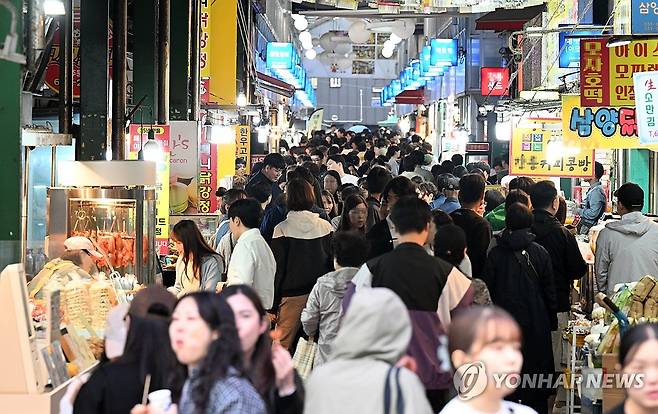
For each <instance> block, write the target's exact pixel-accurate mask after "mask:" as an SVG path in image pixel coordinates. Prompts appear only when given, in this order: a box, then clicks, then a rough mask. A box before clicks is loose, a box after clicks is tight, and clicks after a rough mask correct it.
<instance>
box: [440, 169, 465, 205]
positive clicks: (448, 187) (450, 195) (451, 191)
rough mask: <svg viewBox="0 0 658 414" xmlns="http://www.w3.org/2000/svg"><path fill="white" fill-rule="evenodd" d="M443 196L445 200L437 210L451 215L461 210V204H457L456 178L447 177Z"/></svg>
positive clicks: (457, 189) (457, 182)
mask: <svg viewBox="0 0 658 414" xmlns="http://www.w3.org/2000/svg"><path fill="white" fill-rule="evenodd" d="M443 194H444V195H445V197H446V199H445V201H444V202H443V204H441V205H440V206H439V207H438V209H439V210H441V211H445V212H446V213H448V214H451V213H452V212H453V211H455V210H459V209H460V208H461V204H460V203H459V180H458V179H457V178H456V177H449V178H448V179H447V180H446V182H445V186H444V188H443Z"/></svg>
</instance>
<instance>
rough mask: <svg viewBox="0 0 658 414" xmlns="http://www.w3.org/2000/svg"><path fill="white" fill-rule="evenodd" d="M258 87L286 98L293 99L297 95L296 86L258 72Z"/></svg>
mask: <svg viewBox="0 0 658 414" xmlns="http://www.w3.org/2000/svg"><path fill="white" fill-rule="evenodd" d="M256 86H258V87H259V88H262V89H265V90H266V91H270V92H272V93H276V94H278V95H281V96H285V97H286V98H291V97H292V96H293V95H294V94H295V87H294V86H292V85H290V84H289V83H286V82H284V81H282V80H279V79H277V78H273V77H271V76H268V75H266V74H264V73H262V72H256Z"/></svg>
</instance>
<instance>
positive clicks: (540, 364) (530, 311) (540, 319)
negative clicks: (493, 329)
mask: <svg viewBox="0 0 658 414" xmlns="http://www.w3.org/2000/svg"><path fill="white" fill-rule="evenodd" d="M532 220H533V216H532V212H531V211H530V209H529V208H528V207H527V206H525V205H523V204H521V203H514V204H513V205H511V206H510V207H509V208H508V209H507V214H506V217H505V224H506V229H505V230H504V231H503V232H502V233H500V234H499V235H498V236H496V238H497V240H496V241H497V245H496V247H494V248H493V249H492V250H491V251H490V252H489V256H488V258H487V264H486V270H485V276H484V281H485V283H486V284H487V287H488V288H489V292H490V293H491V299H492V301H493V303H494V304H495V305H497V306H500V307H501V308H503V309H505V310H506V311H508V312H509V313H510V314H512V315H513V316H514V318H515V319H516V321H517V322H518V323H519V325H520V326H521V330H522V332H523V345H522V353H523V369H522V372H521V373H522V375H525V374H531V375H536V376H537V377H536V379H535V381H539V379H543V384H544V385H542V387H541V388H540V387H530V386H529V387H527V388H523V387H521V386H519V388H517V390H516V391H515V392H514V393H513V394H512V395H510V396H509V397H508V398H507V399H508V400H510V401H515V402H519V401H520V402H521V403H522V404H525V405H528V406H530V407H532V408H534V409H535V410H536V411H537V412H538V413H539V414H542V413H547V412H548V397H549V395H551V394H553V393H554V392H553V390H551V389H550V386H549V387H547V386H546V385H545V384H546V382H547V381H548V378H551V377H549V376H550V375H552V374H553V373H554V367H553V349H552V346H551V330H553V329H556V328H557V313H556V305H557V304H556V298H555V281H554V279H553V269H552V264H551V258H550V256H549V254H548V252H547V251H546V249H544V248H543V247H542V246H540V245H539V244H537V243H535V242H534V239H535V236H534V235H533V234H532V233H531V232H530V227H531V226H532ZM539 375H542V377H539ZM538 377H539V379H537V378H538ZM555 381H556V378H553V379H552V381H551V386H552V383H554V382H555ZM530 384H531V383H530ZM521 385H522V384H521Z"/></svg>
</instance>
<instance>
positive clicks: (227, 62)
mask: <svg viewBox="0 0 658 414" xmlns="http://www.w3.org/2000/svg"><path fill="white" fill-rule="evenodd" d="M237 15H238V7H237V2H235V1H213V0H201V18H200V24H199V25H200V28H201V38H200V51H199V57H200V69H201V74H200V75H201V79H202V81H203V82H204V83H203V86H202V92H201V100H202V102H205V103H221V104H224V105H234V104H235V99H236V96H237V87H236V83H235V79H236V76H237V75H236V73H237V68H236V65H235V56H237V41H236V36H237V33H238V26H237V21H238V18H237Z"/></svg>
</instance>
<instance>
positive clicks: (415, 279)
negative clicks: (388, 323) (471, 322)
mask: <svg viewBox="0 0 658 414" xmlns="http://www.w3.org/2000/svg"><path fill="white" fill-rule="evenodd" d="M391 220H392V221H393V223H394V225H395V228H396V229H397V232H398V234H399V235H400V236H399V239H398V241H399V245H398V246H397V247H396V248H395V249H394V250H393V251H391V252H389V253H386V254H384V255H381V256H379V257H377V258H375V259H372V260H369V261H368V262H367V263H366V264H365V265H363V266H362V267H361V269H360V270H359V272H358V273H357V274H356V276H355V277H354V279H353V280H352V284H353V286H351V287H350V288H349V289H348V292H347V294H346V296H345V304H346V306H347V305H348V304H349V301H350V295H351V293H352V292H354V291H357V292H358V291H359V290H361V289H364V288H368V287H371V286H372V287H386V288H389V289H391V290H392V291H393V292H395V293H396V294H397V295H398V296H400V298H401V299H402V301H403V302H404V304H405V305H406V307H407V309H408V310H409V311H411V319H412V321H413V338H412V341H411V345H410V346H409V351H408V352H409V356H411V357H412V358H414V359H415V360H416V363H417V364H418V371H417V373H418V376H419V377H420V379H421V381H422V382H423V384H424V385H425V388H426V390H427V395H428V399H429V401H430V403H431V404H432V408H433V409H434V410H435V411H438V410H439V409H440V408H441V407H442V406H443V404H445V403H446V402H447V390H448V389H449V388H450V382H451V381H450V374H449V373H448V372H447V371H445V370H442V369H441V361H439V360H438V357H437V354H436V352H435V351H436V349H437V347H438V345H439V337H440V336H441V335H442V334H443V333H444V332H445V331H446V329H447V328H448V326H450V318H451V314H452V313H453V312H456V311H458V310H459V309H461V308H463V307H465V306H468V305H470V304H471V302H472V299H473V290H472V288H471V282H470V280H468V278H467V277H466V276H464V275H463V274H462V273H461V272H460V271H459V270H457V269H456V268H454V267H453V266H452V265H451V264H449V263H447V262H445V261H443V260H440V259H437V258H436V257H433V256H430V255H429V254H428V253H427V251H426V250H425V247H424V245H425V243H426V242H427V238H428V235H429V230H430V227H431V220H432V214H431V211H430V207H429V205H428V204H427V203H425V202H424V201H423V200H420V199H419V198H418V197H414V196H409V197H403V198H401V199H400V200H398V201H397V203H396V204H395V206H394V207H393V211H392V212H391ZM402 275H406V276H405V277H401V276H402Z"/></svg>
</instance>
